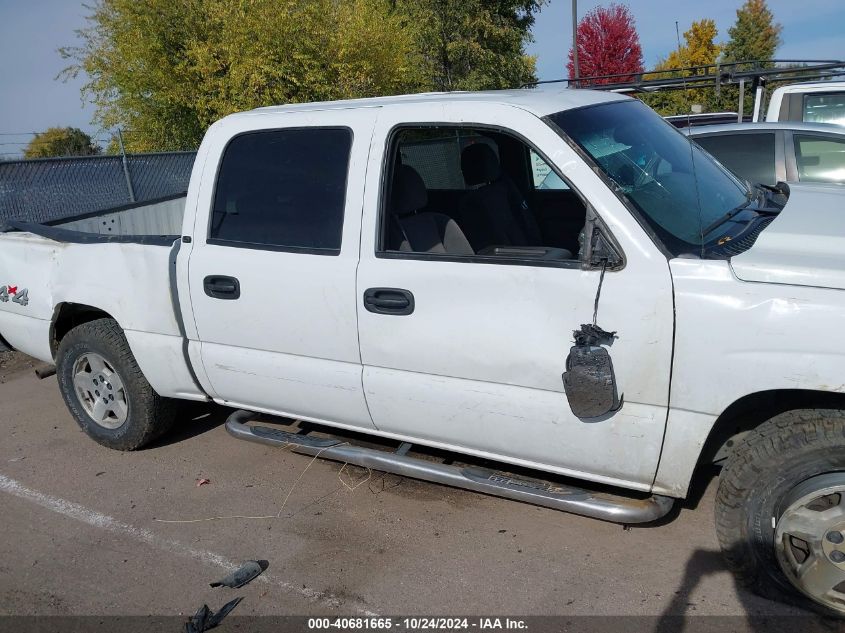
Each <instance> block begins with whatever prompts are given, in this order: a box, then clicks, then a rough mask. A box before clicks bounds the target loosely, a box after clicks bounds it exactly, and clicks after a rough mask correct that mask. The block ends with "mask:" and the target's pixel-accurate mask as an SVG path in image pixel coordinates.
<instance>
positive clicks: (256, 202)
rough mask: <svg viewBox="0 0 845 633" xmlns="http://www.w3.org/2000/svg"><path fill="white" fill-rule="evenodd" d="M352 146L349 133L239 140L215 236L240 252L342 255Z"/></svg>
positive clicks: (230, 154)
mask: <svg viewBox="0 0 845 633" xmlns="http://www.w3.org/2000/svg"><path fill="white" fill-rule="evenodd" d="M351 147H352V132H351V131H350V130H348V129H344V128H306V129H288V130H271V131H263V132H251V133H249V134H243V135H241V136H237V137H235V138H234V139H232V141H231V142H230V143H229V145H228V147H227V148H226V151H225V152H224V154H223V160H222V162H221V164H220V172H219V175H218V177H217V188H216V191H215V194H214V206H213V213H212V223H211V229H210V233H209V237H210V238H211V239H213V240H219V241H222V242H226V243H231V245H233V246H236V245H239V244H242V245H259V246H267V247H279V248H282V249H286V248H290V249H313V250H317V251H326V252H330V253H337V252H339V250H340V243H341V233H342V230H343V207H344V200H345V197H346V178H347V172H348V168H349V152H350V149H351Z"/></svg>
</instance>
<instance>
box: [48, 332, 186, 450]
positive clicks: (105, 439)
mask: <svg viewBox="0 0 845 633" xmlns="http://www.w3.org/2000/svg"><path fill="white" fill-rule="evenodd" d="M56 375H57V376H58V381H59V387H60V388H61V392H62V397H63V398H64V401H65V404H66V405H67V407H68V409H69V410H70V412H71V414H72V415H73V417H74V418H76V422H77V423H78V424H79V426H80V427H81V428H82V430H83V431H85V433H87V434H88V435H89V436H90V437H91V438H93V439H94V441H96V442H97V443H99V444H102V445H103V446H106V447H108V448H113V449H116V450H121V451H132V450H136V449H138V448H142V447H143V446H145V445H146V444H148V443H150V442H151V441H152V440H154V439H156V438H157V437H159V436H160V435H162V434H164V433H165V432H166V431H167V430H169V429H170V427H171V426H172V425H173V422H174V419H175V403H174V402H172V401H170V400H168V399H166V398H162V397H161V396H159V395H158V394H157V393H156V392H155V391H154V390H153V388H152V387H151V386H150V383H149V382H147V379H146V378H145V377H144V374H143V373H142V372H141V369H140V367H138V363H137V362H136V361H135V357H134V356H133V355H132V350H130V349H129V343H128V342H127V341H126V337H125V336H124V334H123V331H122V330H121V329H120V327H119V326H118V324H117V322H115V321H114V320H113V319H97V320H95V321H89V322H88V323H84V324H82V325H80V326H78V327H75V328H74V329H72V330H71V331H70V332H68V333H67V334H66V335H65V337H64V338H63V339H62V341H61V343H60V344H59V349H58V353H57V355H56Z"/></svg>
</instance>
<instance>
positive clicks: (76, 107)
mask: <svg viewBox="0 0 845 633" xmlns="http://www.w3.org/2000/svg"><path fill="white" fill-rule="evenodd" d="M139 1H143V0H139ZM599 4H607V3H606V2H595V1H587V0H581V2H579V7H578V9H579V15H583V14H584V13H585V12H586V11H588V10H589V9H591V8H593V7H594V6H596V5H599ZM627 4H628V6H629V7H630V8H631V10H632V12H633V13H634V16H635V18H636V21H637V29H638V31H639V33H640V40H641V43H642V47H643V56H644V58H645V64H646V66H647V67H651V66H653V65H654V64H655V63H656V62H657V61H658V60H659V59H660V58H661V57H664V56H666V55H667V54H668V53H669V52H670V51H671V50H672V49H673V48H674V47H675V20H677V21H678V22H679V26H680V29H681V32H683V31H684V30H686V29H687V28H688V27H689V24H690V23H691V22H692V21H693V20H696V19H700V18H702V17H710V18H713V19H714V20H716V25H717V26H718V28H719V37H720V39H726V38H727V29H728V28H729V27H730V26H731V24H733V22H734V19H735V17H736V14H735V11H736V8H737V6H739V4H741V0H708V2H706V3H702V2H700V1H697V0H696V1H690V0H674V1H673V2H672V1H667V0H631V1H630V2H628V3H627ZM769 6H770V7H771V9H772V11H773V12H774V14H775V17H776V19H777V20H778V21H779V22H780V23H781V24H782V25H783V27H784V29H783V39H784V43H783V45H782V46H781V48H780V49H779V50H778V57H780V58H796V57H800V58H805V59H809V58H818V59H830V58H836V59H842V58H845V1H844V0H801V2H799V3H797V2H795V0H769ZM705 7H706V13H705V12H704V11H705ZM570 10H571V9H570V2H569V0H551V1H550V2H547V4H546V6H545V7H544V8H543V10H542V12H541V13H540V14H539V15H538V16H537V23H536V25H535V27H534V38H535V41H534V42H533V43H532V44H531V45H530V46H529V52H530V53H531V54H533V55H536V56H537V69H538V73H539V76H540V78H541V79H554V78H558V77H563V76H564V75H565V60H566V55H567V53H568V51H569V46H570V43H571V37H570V35H571V32H572V27H571V24H570ZM86 13H87V10H86V9H85V8H84V6H83V4H82V2H78V1H77V0H0V134H4V136H0V143H5V144H2V145H0V154H13V153H16V152H17V151H19V149H20V145H16V144H15V143H18V142H23V141H25V140H26V139H27V137H25V136H6V135H5V134H8V133H10V132H30V131H40V130H43V129H45V128H47V127H50V126H53V125H59V126H65V125H72V126H76V127H80V128H82V129H84V130H86V131H87V132H89V133H91V134H92V135H95V136H96V137H99V138H105V137H106V134H105V133H104V132H103V131H100V130H98V129H97V128H96V126H94V125H93V124H92V123H91V118H92V115H93V108H92V107H91V106H90V105H86V104H84V103H83V102H82V100H81V97H80V94H79V89H80V87H81V86H82V84H83V83H84V82H83V80H82V79H81V78H80V79H77V80H73V81H69V82H67V83H63V82H61V81H57V80H55V77H56V75H57V74H58V73H59V72H60V71H61V70H62V68H63V67H64V66H65V65H66V62H65V61H64V60H62V59H61V57H60V56H59V54H58V53H57V52H56V49H57V48H58V47H59V46H65V45H73V44H74V42H75V35H74V30H75V29H78V28H80V27H81V26H83V25H84V16H85V15H86Z"/></svg>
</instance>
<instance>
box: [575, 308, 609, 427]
mask: <svg viewBox="0 0 845 633" xmlns="http://www.w3.org/2000/svg"><path fill="white" fill-rule="evenodd" d="M614 334H615V332H605V331H604V330H602V329H601V328H599V327H598V326H595V325H582V326H581V331H576V332H575V345H574V346H572V347H571V348H570V350H569V356H567V358H566V371H565V372H564V373H563V389H564V391H565V392H566V398H567V400H569V408H570V409H572V413H573V414H575V415H576V416H577V417H579V418H597V417H599V416H602V415H606V414H608V413H611V412H613V411H616V410H617V409H619V407H620V406H621V402H620V399H619V395H618V393H617V389H616V375H615V374H614V373H613V361H612V360H611V358H610V353H609V352H608V351H607V349H606V348H604V347H602V346H601V344H602V342H608V340H609V341H612V339H613V336H614Z"/></svg>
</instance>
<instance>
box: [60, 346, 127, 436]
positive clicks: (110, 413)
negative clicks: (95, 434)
mask: <svg viewBox="0 0 845 633" xmlns="http://www.w3.org/2000/svg"><path fill="white" fill-rule="evenodd" d="M73 387H74V389H75V390H76V395H77V397H78V398H79V402H80V404H81V405H82V408H83V409H85V413H87V414H88V416H89V417H90V418H91V419H92V420H94V422H96V423H97V424H99V425H100V426H102V427H104V428H107V429H116V428H118V427H120V426H122V425H123V423H124V422H126V418H127V417H128V415H129V396H128V395H127V394H126V388H125V387H124V385H123V380H122V379H121V377H120V375H119V374H118V373H117V371H116V370H115V368H114V366H113V365H111V363H109V362H108V361H107V360H106V359H105V358H103V357H102V356H100V355H99V354H97V353H95V352H88V353H87V354H84V355H82V356H80V357H79V358H78V359H77V360H76V362H75V363H74V364H73Z"/></svg>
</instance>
